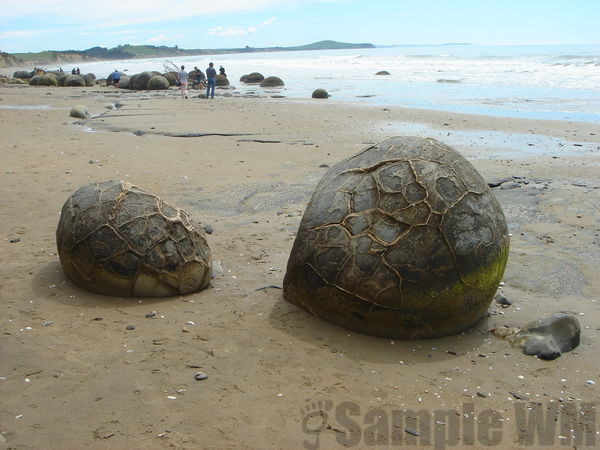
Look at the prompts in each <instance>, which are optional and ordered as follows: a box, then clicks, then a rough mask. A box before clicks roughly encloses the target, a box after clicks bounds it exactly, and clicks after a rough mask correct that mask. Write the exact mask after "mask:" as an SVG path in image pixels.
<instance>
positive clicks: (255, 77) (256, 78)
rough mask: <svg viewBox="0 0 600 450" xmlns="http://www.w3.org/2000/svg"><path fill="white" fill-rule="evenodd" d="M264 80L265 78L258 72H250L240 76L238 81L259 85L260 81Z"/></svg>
mask: <svg viewBox="0 0 600 450" xmlns="http://www.w3.org/2000/svg"><path fill="white" fill-rule="evenodd" d="M264 79H265V77H264V76H263V74H261V73H258V72H252V73H249V74H246V75H242V77H241V78H240V81H241V82H242V83H246V84H259V83H261V82H262V81H264Z"/></svg>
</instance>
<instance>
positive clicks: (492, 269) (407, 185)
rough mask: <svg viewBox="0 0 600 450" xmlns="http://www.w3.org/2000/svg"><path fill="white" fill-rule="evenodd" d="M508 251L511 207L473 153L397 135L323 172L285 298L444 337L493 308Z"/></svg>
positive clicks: (335, 316) (355, 326) (358, 322)
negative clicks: (507, 214) (474, 162)
mask: <svg viewBox="0 0 600 450" xmlns="http://www.w3.org/2000/svg"><path fill="white" fill-rule="evenodd" d="M508 248H509V238H508V232H507V226H506V221H505V218H504V214H503V212H502V209H501V207H500V204H499V203H498V201H497V200H496V198H495V197H494V195H493V193H492V191H491V190H490V189H489V187H488V186H487V184H486V182H485V181H484V180H483V178H482V177H481V176H480V175H479V173H478V172H477V170H476V169H475V168H474V167H473V166H472V165H471V164H470V163H469V162H468V161H467V160H466V159H465V158H463V157H462V156H461V155H460V154H459V153H458V152H456V151H455V150H453V149H452V148H450V147H448V146H446V145H444V144H442V143H440V142H437V141H435V140H434V139H422V138H417V137H394V138H390V139H387V140H385V141H383V142H381V143H379V144H377V145H375V146H372V147H369V148H367V149H365V150H363V151H362V152H360V153H358V154H356V155H354V156H352V157H350V158H348V159H346V160H344V161H342V162H340V163H339V164H337V165H335V166H333V167H332V168H331V169H329V170H328V172H327V173H326V174H325V176H324V177H323V179H322V180H321V181H320V183H319V184H318V186H317V188H316V190H315V192H314V194H313V196H312V199H311V200H310V203H309V204H308V206H307V208H306V212H305V213H304V216H303V218H302V221H301V223H300V227H299V229H298V234H297V237H296V240H295V242H294V245H293V248H292V252H291V255H290V258H289V260H288V265H287V272H286V274H285V278H284V282H283V289H284V291H283V295H284V297H285V299H286V300H288V301H289V302H291V303H294V304H296V305H298V306H300V307H301V308H304V309H305V310H307V311H309V312H310V313H312V314H313V315H315V316H318V317H321V318H323V319H326V320H328V321H331V322H333V323H335V324H337V325H340V326H343V327H346V328H348V329H351V330H355V331H359V332H364V333H368V334H373V335H378V336H386V337H393V338H403V339H417V338H431V337H438V336H444V335H448V334H452V333H458V332H460V331H462V330H464V329H466V328H468V327H469V326H471V325H473V324H474V323H475V322H477V321H478V320H479V319H480V318H481V317H482V316H483V315H484V314H485V313H486V311H487V308H488V306H489V304H490V302H491V301H492V299H493V297H494V294H495V292H496V290H497V288H498V284H499V282H500V280H501V278H502V274H503V273H504V268H505V266H506V261H507V257H508Z"/></svg>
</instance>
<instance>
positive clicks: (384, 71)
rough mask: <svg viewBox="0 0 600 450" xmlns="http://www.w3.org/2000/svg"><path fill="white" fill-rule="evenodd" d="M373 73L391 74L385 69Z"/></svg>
mask: <svg viewBox="0 0 600 450" xmlns="http://www.w3.org/2000/svg"><path fill="white" fill-rule="evenodd" d="M375 75H391V74H390V73H389V72H388V71H387V70H380V71H379V72H377V73H376V74H375Z"/></svg>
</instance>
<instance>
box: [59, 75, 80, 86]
mask: <svg viewBox="0 0 600 450" xmlns="http://www.w3.org/2000/svg"><path fill="white" fill-rule="evenodd" d="M64 85H65V86H85V80H84V79H83V77H82V76H81V75H69V76H67V78H65V83H64Z"/></svg>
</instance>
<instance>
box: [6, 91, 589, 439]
mask: <svg viewBox="0 0 600 450" xmlns="http://www.w3.org/2000/svg"><path fill="white" fill-rule="evenodd" d="M218 92H219V95H218V96H217V98H215V99H214V100H206V99H201V98H197V94H198V92H197V91H195V92H193V93H192V95H191V96H190V98H189V99H187V100H184V99H182V98H181V97H180V94H179V91H178V90H176V89H175V88H171V89H170V90H168V91H161V92H149V91H125V90H119V89H116V88H113V87H100V86H97V87H87V88H67V87H34V86H26V85H23V86H20V85H12V86H8V85H2V86H0V136H1V137H0V150H1V155H2V160H3V161H2V171H1V172H0V219H1V221H0V230H1V232H0V237H1V239H2V240H1V242H0V259H1V261H2V264H1V265H0V306H1V308H2V314H1V316H0V317H1V318H0V398H1V400H0V448H15V449H42V448H43V449H70V448H73V449H76V448H84V447H88V448H117V449H118V448H189V449H193V448H228V449H229V448H319V447H320V448H343V447H351V448H365V447H372V446H373V445H375V444H379V445H382V446H383V447H384V448H392V447H395V448H401V447H404V448H409V447H411V446H414V445H416V444H418V443H420V444H422V445H425V446H426V447H427V446H431V448H433V447H434V445H435V446H436V448H444V447H443V445H448V446H450V445H453V444H457V445H458V447H468V446H470V445H475V446H478V447H482V446H485V445H492V444H494V445H496V446H497V448H522V447H527V448H538V447H544V448H548V447H552V446H556V447H564V445H562V444H564V443H568V444H569V445H570V446H571V447H572V446H574V445H579V446H585V445H590V444H592V445H591V446H593V445H598V444H599V443H600V435H598V433H597V431H598V430H600V428H599V427H598V418H597V414H596V416H593V417H592V413H594V412H595V405H596V404H597V403H598V400H599V393H600V391H599V390H598V384H597V383H600V368H599V367H600V366H599V365H598V362H597V359H596V358H597V351H598V345H599V344H600V327H599V324H600V308H599V307H600V277H598V265H599V263H600V177H599V175H598V174H599V173H600V127H599V125H598V124H597V123H584V122H568V121H542V120H527V119H514V118H501V117H490V116H475V115H465V114H457V113H450V112H440V111H433V110H418V109H404V108H400V107H394V106H387V107H382V106H367V105H355V104H351V103H341V102H335V101H334V100H332V99H329V100H313V99H308V98H307V99H287V98H273V97H271V96H269V94H267V95H265V96H264V97H263V98H245V97H242V96H236V95H232V96H227V97H226V96H223V94H224V93H228V92H230V91H218ZM117 102H118V103H119V104H120V105H119V107H118V108H114V105H115V104H116V103H117ZM79 104H81V105H84V106H86V107H87V108H88V110H89V111H90V113H91V114H92V115H93V116H94V117H93V118H91V119H88V120H79V119H74V118H72V117H69V111H70V109H71V108H72V107H73V106H75V105H79ZM394 135H420V136H426V137H433V138H436V139H438V140H441V141H442V142H446V143H448V144H449V145H451V146H452V147H454V148H456V149H457V150H459V151H460V152H461V153H463V155H464V156H465V157H466V158H467V159H469V160H470V161H471V162H472V163H473V164H474V165H475V167H476V168H477V169H478V170H479V172H480V173H481V174H482V176H483V177H484V178H485V179H486V181H489V182H492V181H497V180H504V181H503V182H502V184H501V185H500V186H498V187H496V188H494V189H493V192H494V193H495V195H496V196H497V198H498V200H499V201H500V203H501V205H502V207H503V210H504V213H505V215H506V219H507V222H508V226H509V231H510V233H511V234H512V237H511V249H510V256H509V261H508V266H507V269H506V272H505V276H504V281H503V283H504V285H503V286H502V287H501V288H500V291H499V292H501V293H503V294H504V295H505V296H506V297H507V298H509V299H510V300H512V302H513V304H512V305H511V306H509V307H507V308H502V307H500V306H499V305H497V304H495V303H492V305H491V306H490V310H489V315H488V317H486V318H485V319H483V320H481V321H480V322H478V323H477V325H476V326H475V327H473V328H472V329H470V330H468V331H466V332H464V333H462V334H459V335H455V336H449V337H445V338H440V339H432V340H419V341H399V340H396V341H394V340H390V339H383V338H376V337H371V336H367V335H362V334H359V333H351V332H349V331H347V330H345V329H342V328H339V327H336V326H334V325H332V324H330V323H327V322H325V321H322V320H320V319H317V318H314V317H312V316H311V315H309V314H307V313H305V312H304V311H302V310H300V309H299V308H297V307H295V306H293V305H291V304H289V303H287V302H286V301H285V300H284V299H283V297H282V290H281V286H282V281H283V276H284V273H285V267H286V263H287V259H288V256H289V252H290V250H291V247H292V243H293V240H294V237H295V232H296V230H297V227H298V224H299V222H300V219H301V217H302V213H303V211H304V208H305V207H306V204H307V202H308V201H309V199H310V196H311V195H312V192H313V190H314V187H315V186H316V184H317V182H318V181H319V180H320V179H321V177H322V176H323V175H324V173H325V172H326V170H327V167H329V166H332V165H333V164H335V163H337V162H338V161H340V160H342V159H344V158H346V157H348V156H350V155H352V154H354V153H356V152H358V151H359V150H361V149H363V148H365V147H367V146H368V145H370V144H373V143H376V142H379V141H381V140H383V139H385V138H388V137H390V136H394ZM111 179H122V180H126V181H129V182H131V183H133V184H135V185H137V186H140V187H142V188H143V189H146V190H147V191H150V192H152V193H155V194H158V195H160V196H162V198H163V199H164V200H165V201H167V202H169V203H171V204H173V205H176V206H178V207H180V208H182V209H184V210H185V211H187V212H188V213H189V214H190V215H191V216H192V217H193V218H194V219H195V220H196V221H198V222H200V223H201V224H202V225H203V226H205V227H207V226H209V227H210V228H212V233H211V234H208V235H207V239H208V243H209V245H210V247H211V249H212V252H213V259H214V260H215V261H216V262H217V266H218V267H219V268H220V269H219V271H217V273H215V276H214V279H213V280H212V283H211V286H210V287H209V288H207V289H205V290H203V291H201V292H198V293H195V294H192V295H187V296H182V297H173V298H164V299H149V298H142V299H137V298H136V299H130V298H113V297H108V296H102V295H97V294H93V293H90V292H86V291H84V290H82V289H80V288H78V287H76V286H74V285H73V284H72V283H70V282H69V281H68V280H67V279H66V278H65V275H64V274H63V272H62V270H61V266H60V262H59V259H58V256H57V250H56V240H55V232H56V226H57V223H58V219H59V213H60V211H61V208H62V205H63V203H64V202H65V200H66V199H67V198H68V197H69V196H70V195H71V194H72V193H73V192H74V191H75V190H76V189H78V188H79V187H80V186H83V185H85V184H88V183H92V182H96V181H104V180H111ZM559 311H567V312H572V313H574V314H576V315H577V318H578V320H579V322H580V324H581V328H582V336H581V345H580V346H579V347H578V348H576V349H575V350H574V351H572V352H569V353H565V354H563V355H562V356H561V357H559V358H558V359H556V360H554V361H543V360H540V359H537V358H535V357H531V356H525V355H523V354H522V353H521V352H520V350H519V349H516V348H512V347H511V346H510V345H509V343H508V342H506V341H504V340H501V339H498V338H497V337H495V336H493V335H492V334H491V333H490V332H489V330H490V329H492V328H493V327H496V326H501V325H508V326H517V327H519V326H523V325H524V324H525V323H527V322H529V321H531V320H534V319H538V318H541V317H543V316H545V315H548V314H551V313H554V312H559ZM152 312H155V313H156V314H155V315H154V317H151V318H147V317H146V315H147V314H149V313H152ZM128 326H133V327H134V329H126V327H128ZM129 328H131V327H129ZM197 372H204V373H205V374H207V375H208V378H207V379H205V380H201V381H198V380H195V379H194V375H195V374H196V373H197ZM555 407H556V408H558V409H557V411H558V413H557V414H558V416H557V417H558V418H557V421H556V422H552V424H554V425H555V427H554V428H552V427H550V428H551V429H550V428H549V429H548V432H547V433H545V434H543V436H542V437H540V436H538V435H531V434H528V433H535V431H531V430H535V426H534V425H531V423H533V422H531V423H530V425H531V426H526V424H524V422H523V417H522V415H523V414H524V415H525V416H526V417H528V418H532V417H533V419H531V420H532V421H534V422H535V420H537V419H536V417H537V418H538V419H539V416H536V415H535V414H538V413H542V412H544V414H546V411H553V410H552V408H555ZM411 411H412V413H411ZM419 411H425V412H424V413H422V414H421V415H420V416H419V417H421V419H422V420H421V419H420V421H417V422H415V421H414V416H415V414H414V413H415V412H417V413H418V412H419ZM536 411H537V412H536ZM582 411H583V412H582ZM586 411H588V412H587V413H586ZM396 413H398V414H400V415H402V414H404V415H405V416H406V417H408V420H406V421H404V422H402V423H396V422H394V420H395V419H394V417H396V416H397V414H396ZM417 415H418V414H417ZM490 417H492V418H495V419H497V421H496V422H493V424H494V430H495V431H494V432H490V430H489V424H487V425H486V426H487V427H488V428H485V427H484V426H483V425H482V423H484V422H485V421H486V420H487V419H489V418H490ZM543 417H546V416H543ZM590 417H591V419H590ZM423 418H424V419H423ZM349 419H351V420H349ZM538 422H539V420H538ZM538 422H536V423H537V424H538V425H539V423H538ZM424 424H425V425H427V424H429V425H431V426H430V428H429V429H427V426H425V425H424ZM456 424H458V428H456V426H457V425H456ZM542 425H543V424H542ZM536 426H537V425H536ZM452 427H454V428H452ZM578 427H582V428H581V430H584V431H581V430H579V431H580V432H578V431H577V430H578ZM594 427H595V428H594ZM450 428H452V429H453V430H455V432H456V436H455V437H453V435H452V433H449V432H448V430H449V429H450ZM592 428H593V429H592ZM407 430H408V431H407ZM440 430H441V431H440ZM573 430H576V431H573ZM590 430H591V431H590ZM413 432H414V433H413ZM415 434H418V435H419V436H416V435H415ZM593 437H595V442H591V440H592V438H593ZM527 439H530V440H529V441H528V440H527ZM543 439H546V441H544V440H543ZM578 439H579V440H580V441H578ZM442 444H443V445H442Z"/></svg>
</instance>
